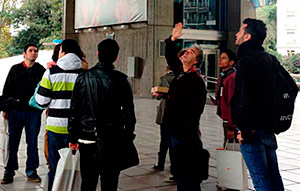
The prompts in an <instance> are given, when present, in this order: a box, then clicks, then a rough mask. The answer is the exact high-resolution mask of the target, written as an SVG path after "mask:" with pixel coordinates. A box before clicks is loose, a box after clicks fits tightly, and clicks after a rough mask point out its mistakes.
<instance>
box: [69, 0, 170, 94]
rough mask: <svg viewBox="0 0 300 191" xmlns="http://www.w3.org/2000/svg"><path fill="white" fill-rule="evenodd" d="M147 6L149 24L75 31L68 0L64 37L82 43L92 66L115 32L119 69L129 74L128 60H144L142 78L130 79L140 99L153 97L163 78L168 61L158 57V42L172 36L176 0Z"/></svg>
mask: <svg viewBox="0 0 300 191" xmlns="http://www.w3.org/2000/svg"><path fill="white" fill-rule="evenodd" d="M147 6H148V22H147V23H132V24H129V25H125V29H121V26H120V25H119V26H112V27H108V29H106V30H104V28H103V27H99V28H96V29H91V30H88V29H83V30H77V31H75V30H74V11H72V10H74V0H65V7H67V9H66V8H65V16H64V18H65V20H66V22H64V29H63V36H64V38H75V39H76V40H78V42H79V44H80V46H81V48H82V50H83V51H84V52H85V54H86V55H87V60H88V62H89V65H90V67H91V66H94V65H95V64H96V63H97V61H98V59H97V55H96V50H97V45H98V43H99V42H100V41H101V40H103V39H105V38H106V34H107V33H109V34H112V33H114V34H115V39H116V40H117V41H118V43H119V46H120V54H119V58H118V61H117V62H116V63H115V66H116V68H117V69H118V70H120V71H122V72H124V73H127V59H128V57H139V58H141V60H142V64H141V71H142V75H141V76H140V77H138V78H129V80H130V82H131V84H132V88H133V92H134V94H135V95H136V96H139V97H151V95H150V89H151V88H152V87H153V86H154V85H155V84H157V83H158V80H159V77H160V76H161V75H162V74H163V71H164V68H165V67H166V61H165V58H161V57H158V54H159V52H158V51H159V47H158V46H159V43H158V42H159V40H163V39H165V38H166V37H168V36H169V35H170V34H171V31H172V24H173V2H172V1H159V0H148V5H147ZM127 27H128V28H127ZM75 32H76V33H75ZM154 63H155V64H154ZM154 71H157V72H154Z"/></svg>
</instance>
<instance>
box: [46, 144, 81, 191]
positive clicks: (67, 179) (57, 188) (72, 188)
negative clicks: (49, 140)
mask: <svg viewBox="0 0 300 191" xmlns="http://www.w3.org/2000/svg"><path fill="white" fill-rule="evenodd" d="M58 152H59V154H60V159H59V161H58V163H57V168H56V173H55V177H54V182H53V187H52V191H62V190H63V191H80V185H81V177H80V165H79V160H80V155H79V152H78V151H77V152H76V154H75V155H72V150H71V149H69V148H64V149H60V150H59V151H58Z"/></svg>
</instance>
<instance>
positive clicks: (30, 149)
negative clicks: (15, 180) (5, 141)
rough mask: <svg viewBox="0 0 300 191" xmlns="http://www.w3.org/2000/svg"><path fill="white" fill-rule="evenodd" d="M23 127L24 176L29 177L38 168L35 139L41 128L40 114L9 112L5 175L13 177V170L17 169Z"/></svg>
mask: <svg viewBox="0 0 300 191" xmlns="http://www.w3.org/2000/svg"><path fill="white" fill-rule="evenodd" d="M24 126H25V133H26V143H27V160H26V175H27V176H29V175H31V174H32V173H34V172H36V169H37V168H38V167H39V155H38V144H37V139H38V135H39V132H40V127H41V112H39V111H27V112H19V111H15V110H11V111H9V112H8V132H9V149H10V150H9V159H8V163H7V165H6V167H5V172H4V174H5V175H10V176H14V175H15V170H18V169H19V165H18V150H19V145H20V140H21V135H22V131H23V128H24Z"/></svg>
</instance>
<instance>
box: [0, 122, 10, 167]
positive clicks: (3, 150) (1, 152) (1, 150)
mask: <svg viewBox="0 0 300 191" xmlns="http://www.w3.org/2000/svg"><path fill="white" fill-rule="evenodd" d="M3 122H4V124H3V128H2V129H1V130H0V166H3V167H5V166H6V164H7V161H8V153H9V144H8V143H9V134H8V122H7V120H3Z"/></svg>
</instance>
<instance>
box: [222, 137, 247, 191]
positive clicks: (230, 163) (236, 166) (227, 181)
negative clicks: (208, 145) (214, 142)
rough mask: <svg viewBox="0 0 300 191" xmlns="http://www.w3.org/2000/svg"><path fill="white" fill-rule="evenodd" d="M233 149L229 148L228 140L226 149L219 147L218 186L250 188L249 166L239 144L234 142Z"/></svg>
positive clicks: (240, 188) (238, 188)
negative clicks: (247, 166)
mask: <svg viewBox="0 0 300 191" xmlns="http://www.w3.org/2000/svg"><path fill="white" fill-rule="evenodd" d="M233 144H234V145H231V146H232V150H228V149H227V148H228V146H229V145H228V141H227V144H225V149H223V148H218V149H217V172H218V186H219V187H223V188H228V189H235V190H247V189H248V175H247V168H246V164H245V162H244V159H243V156H242V153H241V152H240V151H239V147H240V146H239V144H238V143H233Z"/></svg>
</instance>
